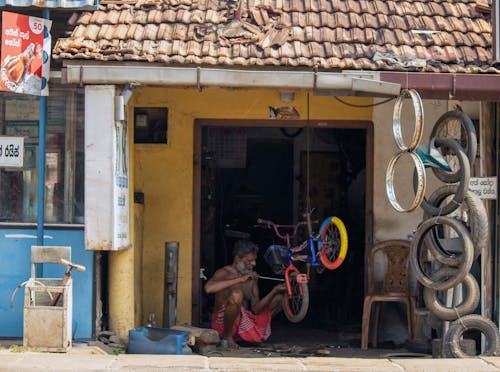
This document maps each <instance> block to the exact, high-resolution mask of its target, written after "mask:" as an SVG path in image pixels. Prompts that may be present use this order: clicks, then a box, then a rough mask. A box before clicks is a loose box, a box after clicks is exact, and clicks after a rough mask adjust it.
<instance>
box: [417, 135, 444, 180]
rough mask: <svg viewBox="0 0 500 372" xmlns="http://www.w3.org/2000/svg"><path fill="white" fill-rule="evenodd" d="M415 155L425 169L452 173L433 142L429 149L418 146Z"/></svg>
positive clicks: (424, 146)
mask: <svg viewBox="0 0 500 372" xmlns="http://www.w3.org/2000/svg"><path fill="white" fill-rule="evenodd" d="M417 155H418V157H419V158H420V160H422V163H424V167H426V168H437V169H442V170H445V171H447V172H451V171H452V169H451V167H450V165H449V164H448V162H447V161H446V159H445V158H444V156H443V155H441V153H440V152H439V151H438V149H437V148H436V146H434V141H431V143H430V144H429V147H427V146H426V145H419V146H418V147H417Z"/></svg>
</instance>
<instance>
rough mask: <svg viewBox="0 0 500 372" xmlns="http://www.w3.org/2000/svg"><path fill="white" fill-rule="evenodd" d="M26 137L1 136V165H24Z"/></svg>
mask: <svg viewBox="0 0 500 372" xmlns="http://www.w3.org/2000/svg"><path fill="white" fill-rule="evenodd" d="M23 155H24V137H6V136H0V167H22V166H23Z"/></svg>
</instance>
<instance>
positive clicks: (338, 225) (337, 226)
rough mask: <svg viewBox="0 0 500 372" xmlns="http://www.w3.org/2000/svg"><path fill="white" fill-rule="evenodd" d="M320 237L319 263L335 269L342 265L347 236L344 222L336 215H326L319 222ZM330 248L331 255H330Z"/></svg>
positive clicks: (345, 251) (346, 246) (345, 252)
mask: <svg viewBox="0 0 500 372" xmlns="http://www.w3.org/2000/svg"><path fill="white" fill-rule="evenodd" d="M335 232H338V234H335ZM320 239H321V240H320V244H319V252H318V254H319V259H320V261H321V264H322V265H323V266H324V267H326V268H327V269H329V270H335V269H336V268H338V267H339V266H340V265H342V263H343V262H344V259H345V257H346V255H347V248H348V237H347V229H346V228H345V225H344V222H342V220H341V219H340V218H338V217H327V218H326V219H325V220H324V221H323V223H322V224H321V228H320ZM332 246H333V247H332ZM332 250H333V255H330V253H332ZM336 253H337V254H336ZM334 257H335V258H334Z"/></svg>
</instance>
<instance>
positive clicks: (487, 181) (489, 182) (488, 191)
mask: <svg viewBox="0 0 500 372" xmlns="http://www.w3.org/2000/svg"><path fill="white" fill-rule="evenodd" d="M469 190H471V191H472V192H473V193H474V194H476V195H477V196H479V197H480V198H481V199H496V198H497V178H496V177H471V178H470V181H469Z"/></svg>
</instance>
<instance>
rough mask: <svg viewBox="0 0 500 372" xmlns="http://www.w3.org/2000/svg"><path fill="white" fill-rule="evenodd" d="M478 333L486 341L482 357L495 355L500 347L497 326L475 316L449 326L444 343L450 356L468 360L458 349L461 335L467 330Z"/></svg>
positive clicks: (467, 356) (460, 349) (468, 316)
mask: <svg viewBox="0 0 500 372" xmlns="http://www.w3.org/2000/svg"><path fill="white" fill-rule="evenodd" d="M471 329H472V330H477V331H480V332H481V333H482V334H483V335H484V337H485V340H486V349H485V351H484V353H482V354H481V355H483V356H492V355H496V353H497V350H498V347H499V346H500V335H499V333H498V329H497V326H496V325H495V323H493V322H492V321H491V320H489V319H487V318H485V317H483V316H481V315H476V314H471V315H466V316H463V317H461V318H460V319H457V320H455V321H454V322H452V323H451V324H450V328H449V329H448V332H447V333H446V338H445V342H446V344H447V345H448V346H449V348H450V351H451V354H452V356H454V357H455V358H470V357H471V356H470V355H468V354H466V353H465V352H464V351H463V350H462V348H461V347H460V340H461V339H462V336H463V334H464V333H465V332H466V331H469V330H471Z"/></svg>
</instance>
